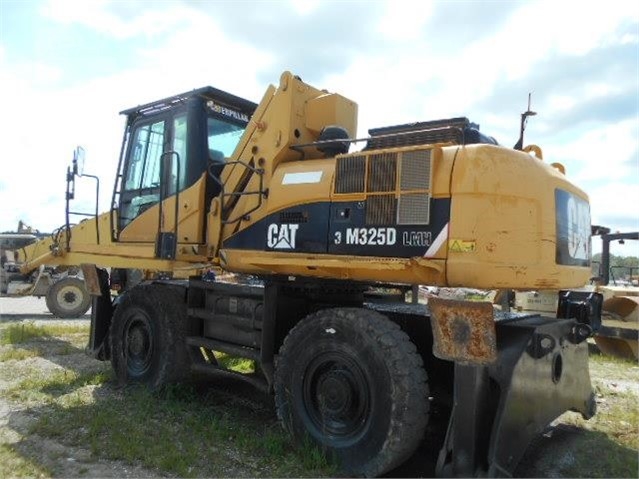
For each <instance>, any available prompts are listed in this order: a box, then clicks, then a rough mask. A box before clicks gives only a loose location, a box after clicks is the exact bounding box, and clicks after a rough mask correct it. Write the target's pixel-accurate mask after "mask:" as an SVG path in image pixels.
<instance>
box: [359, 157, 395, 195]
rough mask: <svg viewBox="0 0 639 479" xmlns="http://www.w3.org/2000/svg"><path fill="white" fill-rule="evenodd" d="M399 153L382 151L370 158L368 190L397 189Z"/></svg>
mask: <svg viewBox="0 0 639 479" xmlns="http://www.w3.org/2000/svg"><path fill="white" fill-rule="evenodd" d="M396 177H397V153H381V154H377V155H371V156H370V157H369V158H368V181H367V185H366V191H368V192H379V191H395V179H396Z"/></svg>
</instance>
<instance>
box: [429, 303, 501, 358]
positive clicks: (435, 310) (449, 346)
mask: <svg viewBox="0 0 639 479" xmlns="http://www.w3.org/2000/svg"><path fill="white" fill-rule="evenodd" d="M428 307H429V309H430V313H431V321H430V324H431V327H432V330H433V354H434V355H435V356H437V357H438V358H440V359H445V360H449V361H456V362H460V363H468V364H490V363H493V362H494V361H495V360H496V359H497V337H496V334H495V321H494V317H493V306H492V304H490V303H487V302H478V301H459V300H452V299H441V298H429V300H428Z"/></svg>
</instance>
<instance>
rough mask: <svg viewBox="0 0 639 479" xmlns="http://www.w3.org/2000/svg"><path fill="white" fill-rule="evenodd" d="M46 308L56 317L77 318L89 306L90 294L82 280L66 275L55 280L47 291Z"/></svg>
mask: <svg viewBox="0 0 639 479" xmlns="http://www.w3.org/2000/svg"><path fill="white" fill-rule="evenodd" d="M45 301H46V303H47V308H49V311H51V313H52V314H53V315H54V316H57V317H58V318H63V319H68V318H79V317H80V316H82V315H83V314H84V313H86V312H87V311H88V310H89V308H90V307H91V296H89V292H88V291H87V288H86V286H85V284H84V280H82V279H80V278H76V277H73V276H67V277H66V278H62V279H60V280H58V281H56V282H55V283H54V284H53V286H51V287H50V288H49V291H47V295H46V298H45Z"/></svg>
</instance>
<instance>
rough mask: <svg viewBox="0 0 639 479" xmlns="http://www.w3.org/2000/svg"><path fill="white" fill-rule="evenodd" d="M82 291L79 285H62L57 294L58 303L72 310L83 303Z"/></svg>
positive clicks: (67, 309) (63, 307)
mask: <svg viewBox="0 0 639 479" xmlns="http://www.w3.org/2000/svg"><path fill="white" fill-rule="evenodd" d="M82 297H83V295H82V291H81V290H80V288H78V287H77V286H73V285H67V286H62V287H61V288H60V290H59V291H58V293H57V294H56V301H57V303H58V305H59V306H60V307H61V308H62V309H64V310H66V311H71V310H73V309H75V308H77V307H79V306H80V305H81V304H82Z"/></svg>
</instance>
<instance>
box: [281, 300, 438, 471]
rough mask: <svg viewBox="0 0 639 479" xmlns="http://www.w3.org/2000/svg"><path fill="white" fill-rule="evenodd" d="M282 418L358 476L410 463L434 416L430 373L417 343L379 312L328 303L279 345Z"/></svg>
mask: <svg viewBox="0 0 639 479" xmlns="http://www.w3.org/2000/svg"><path fill="white" fill-rule="evenodd" d="M275 400H276V405H277V412H278V416H279V418H280V419H281V421H282V422H283V424H284V426H285V427H286V429H288V430H289V432H291V433H292V434H293V435H294V436H295V437H296V438H297V439H298V440H304V439H305V438H309V439H310V440H311V441H313V442H314V443H316V444H317V445H318V446H320V447H321V448H322V449H323V450H325V451H326V452H327V454H328V455H329V456H331V457H333V458H334V459H336V460H337V462H339V464H340V465H341V467H342V469H343V471H344V472H345V473H347V474H351V475H366V476H378V475H380V474H383V473H384V472H387V471H389V470H391V469H393V468H394V467H396V466H398V465H399V464H401V463H402V462H404V461H405V460H406V459H408V457H409V456H410V455H411V454H412V453H413V452H414V451H415V449H416V448H417V446H418V445H419V443H420V441H421V439H422V437H423V434H424V430H425V428H426V423H427V420H428V387H427V384H426V372H425V371H424V368H423V364H422V360H421V358H420V356H419V355H418V354H417V350H416V347H415V345H414V344H413V343H412V342H411V341H410V339H409V337H408V336H407V335H406V334H405V333H404V332H403V331H401V330H400V328H399V326H397V325H396V324H395V323H393V322H391V321H390V320H388V319H387V318H386V317H384V316H382V315H381V314H379V313H376V312H374V311H369V310H363V309H356V308H338V309H328V310H323V311H320V312H318V313H315V314H313V315H311V316H308V317H307V318H305V319H304V320H302V321H301V322H300V323H299V324H298V325H297V326H296V327H295V328H293V329H292V330H291V332H290V333H289V335H288V336H287V338H286V340H285V341H284V344H283V346H282V348H281V350H280V355H279V358H278V364H277V369H276V373H275Z"/></svg>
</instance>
